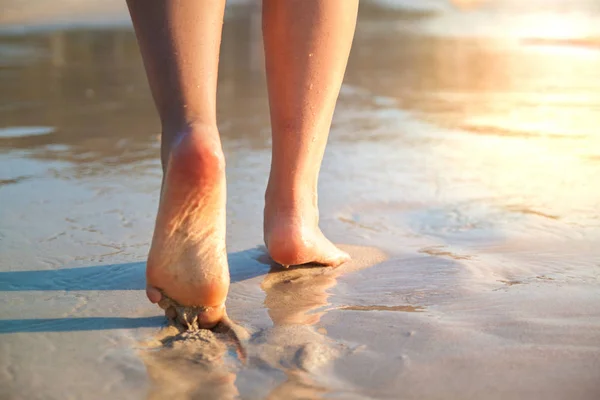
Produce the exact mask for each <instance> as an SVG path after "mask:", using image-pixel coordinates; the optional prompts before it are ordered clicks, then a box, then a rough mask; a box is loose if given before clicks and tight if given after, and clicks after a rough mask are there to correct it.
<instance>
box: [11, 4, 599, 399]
mask: <svg viewBox="0 0 600 400" xmlns="http://www.w3.org/2000/svg"><path fill="white" fill-rule="evenodd" d="M388 3H389V2H388ZM401 3H402V4H403V7H393V8H392V9H389V8H386V9H381V8H378V7H374V6H369V5H367V4H365V5H363V8H362V9H361V17H360V21H359V25H358V29H357V34H356V38H355V46H354V49H353V53H352V55H351V59H350V63H349V66H348V71H347V74H346V80H345V84H344V87H343V89H342V93H341V95H340V100H339V104H338V108H337V110H336V116H335V121H334V124H333V127H332V131H331V137H330V142H329V146H328V149H327V153H326V156H325V161H324V166H323V171H322V175H321V181H320V197H319V200H320V206H321V214H322V227H323V229H324V231H325V232H326V234H328V236H330V237H331V238H332V239H333V240H334V241H335V242H337V243H347V244H351V245H360V246H367V247H368V248H371V250H369V249H367V250H364V249H362V250H360V249H359V250H356V251H357V252H358V253H360V254H362V256H361V257H363V258H361V257H358V258H359V261H357V264H356V266H357V267H356V268H354V267H352V266H351V267H349V268H348V270H341V271H339V273H335V274H333V273H331V272H328V271H323V270H321V269H314V270H309V271H304V272H302V271H298V270H293V271H289V272H282V271H280V270H278V269H276V268H271V265H270V264H269V263H268V260H266V259H265V256H264V253H263V251H262V249H261V248H260V246H261V244H262V237H261V234H262V232H261V231H262V229H261V227H262V225H261V217H262V203H263V201H262V195H263V191H264V188H265V184H266V178H267V174H268V168H269V158H270V132H269V123H268V109H267V101H266V92H265V86H264V76H263V75H264V72H263V65H262V54H261V45H260V23H259V16H258V14H257V12H256V10H254V11H253V9H252V8H249V7H246V6H238V7H232V8H230V9H229V10H228V17H227V21H226V23H225V31H224V38H223V47H222V56H221V66H220V76H219V85H220V86H219V95H218V97H219V122H220V130H221V133H222V140H223V145H224V148H225V152H226V157H227V168H228V170H227V176H228V196H229V197H228V251H229V258H230V264H231V270H232V281H233V282H234V283H233V284H232V288H231V294H230V298H229V301H228V313H229V315H230V317H231V318H232V319H233V320H235V321H236V322H237V323H239V324H240V326H241V327H242V328H243V329H244V330H246V331H247V332H248V334H249V336H248V337H247V338H245V339H244V340H243V341H242V342H243V343H242V347H243V349H242V353H240V349H239V348H236V346H233V345H231V343H228V342H222V341H220V340H217V339H213V338H210V337H202V338H200V339H198V340H197V341H196V342H195V343H193V344H191V345H190V344H189V343H187V342H184V344H180V343H179V342H174V343H175V344H173V345H171V344H172V342H168V343H171V344H169V345H166V344H165V343H167V342H165V343H163V342H160V341H159V338H161V337H162V336H161V335H163V334H164V332H163V333H158V332H159V330H160V327H161V326H162V325H163V324H164V318H163V317H161V316H160V310H159V309H157V308H156V307H154V306H152V305H150V304H147V301H146V300H145V296H144V293H143V288H144V285H145V283H144V258H145V255H146V253H147V250H148V245H149V240H150V235H151V232H152V225H153V218H154V213H155V210H156V206H157V200H158V189H159V185H160V176H161V172H160V165H159V161H158V147H159V142H158V133H159V132H158V121H157V118H156V115H155V112H154V109H153V106H152V102H151V99H150V95H149V91H148V89H147V84H146V80H145V76H144V73H143V67H142V65H141V61H140V58H139V55H138V51H137V46H136V42H135V38H134V36H133V33H132V32H131V30H130V28H129V27H128V25H125V24H121V25H119V24H114V23H113V24H105V25H102V24H96V25H95V26H94V28H93V29H91V28H87V29H86V28H81V27H77V28H68V26H65V25H59V26H58V27H57V26H54V25H53V26H45V27H44V29H35V26H33V27H30V28H28V29H16V28H15V26H11V27H6V26H5V27H6V29H5V30H4V32H5V33H4V34H3V36H1V37H0V255H1V258H0V268H1V270H0V299H1V301H2V304H3V306H2V309H1V315H0V316H1V319H0V338H1V340H0V382H1V383H2V384H1V385H0V387H1V389H0V397H3V398H4V397H7V398H27V399H29V398H61V399H62V398H68V397H69V396H71V397H73V398H102V399H105V398H144V397H147V398H157V399H158V398H164V397H167V396H170V397H173V398H234V397H236V396H238V397H240V398H244V399H246V398H248V399H251V398H273V399H277V398H282V399H283V398H285V399H288V398H343V399H363V398H415V399H417V398H419V399H420V398H432V399H433V398H460V399H465V398H473V399H475V398H477V399H496V398H498V399H500V398H531V397H534V398H548V399H563V398H570V399H595V398H597V396H599V395H600V307H599V305H600V248H599V247H598V243H600V184H599V183H598V182H599V178H600V131H599V130H598V128H597V127H598V124H599V122H600V28H598V27H600V10H598V6H597V5H596V4H595V2H585V1H576V2H568V3H567V2H560V1H556V2H545V3H544V4H546V6H545V7H543V8H539V7H538V8H534V5H531V6H523V5H522V4H521V3H522V2H513V1H503V2H496V3H494V4H489V5H484V6H482V7H479V8H475V9H467V10H459V9H455V8H452V7H450V6H447V5H446V4H445V3H442V2H436V1H429V2H422V3H419V4H420V5H419V7H414V6H413V7H407V6H406V5H407V4H409V2H406V1H403V2H401ZM397 4H400V3H396V5H397ZM412 4H414V3H412ZM519 4H521V5H519ZM550 4H552V5H550ZM565 4H568V9H566V10H567V11H568V12H567V13H565V7H567V6H565ZM559 12H560V13H559ZM10 15H11V16H13V17H14V15H17V14H15V13H13V14H10ZM119 15H121V17H122V14H119ZM14 18H17V17H14ZM125 19H126V18H123V20H125ZM17 20H18V19H17ZM8 22H11V21H8ZM42 25H44V24H42V23H40V24H39V26H42ZM75 25H76V24H75ZM61 26H62V27H61ZM103 26H104V27H103ZM373 249H378V250H373ZM380 252H383V253H385V254H386V256H385V257H383V256H382V255H381V254H380ZM371 264H376V265H374V266H372V267H371V268H365V269H360V268H359V267H360V266H362V267H365V266H368V265H371ZM157 335H158V336H157ZM189 346H196V347H193V348H190V347H189ZM207 354H210V355H214V357H213V356H211V357H212V358H211V357H208V356H207Z"/></svg>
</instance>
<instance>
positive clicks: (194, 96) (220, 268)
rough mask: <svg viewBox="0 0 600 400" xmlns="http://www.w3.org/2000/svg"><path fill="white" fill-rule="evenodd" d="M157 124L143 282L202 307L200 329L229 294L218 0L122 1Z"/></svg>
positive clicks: (152, 294)
mask: <svg viewBox="0 0 600 400" xmlns="http://www.w3.org/2000/svg"><path fill="white" fill-rule="evenodd" d="M127 4H128V7H129V11H130V14H131V18H132V20H133V24H134V27H135V32H136V35H137V38H138V42H139V46H140V50H141V52H142V57H143V60H144V66H145V68H146V73H147V75H148V81H149V83H150V88H151V91H152V95H153V97H154V101H155V103H156V107H157V109H158V113H159V115H160V121H161V125H162V142H161V159H162V164H163V171H164V177H163V186H162V191H161V198H160V205H159V209H158V215H157V218H156V226H155V230H154V236H153V239H152V246H151V249H150V254H149V256H148V264H147V268H146V278H147V282H148V288H147V295H148V298H149V299H150V301H152V302H154V303H156V302H158V301H159V300H160V299H161V297H162V295H161V293H160V290H162V291H163V292H164V293H165V294H166V295H167V296H169V297H170V298H171V299H173V300H175V301H177V302H179V303H180V304H182V305H186V306H204V307H208V309H207V311H205V312H203V313H201V315H199V317H200V318H199V322H200V325H201V326H202V327H211V326H213V325H215V324H216V323H217V322H218V321H219V320H220V319H221V317H222V316H223V313H224V303H225V298H226V296H227V291H228V288H229V271H228V267H227V253H226V250H225V197H226V196H225V161H224V157H223V152H222V150H221V142H220V139H219V132H218V130H217V123H216V111H215V108H216V106H215V103H216V86H217V71H218V59H219V46H220V43H221V28H222V24H223V12H224V6H225V1H224V0H211V1H204V0H128V1H127Z"/></svg>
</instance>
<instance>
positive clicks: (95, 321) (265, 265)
mask: <svg viewBox="0 0 600 400" xmlns="http://www.w3.org/2000/svg"><path fill="white" fill-rule="evenodd" d="M228 260H229V270H230V274H231V282H232V283H234V282H240V281H243V280H246V279H251V278H254V277H257V276H261V275H265V274H267V273H268V272H269V270H270V268H271V266H272V262H271V261H270V259H269V257H268V255H267V254H266V252H265V250H264V247H256V248H253V249H248V250H243V251H239V252H236V253H230V254H229V255H228ZM145 268H146V263H145V262H133V263H124V264H112V265H99V266H91V267H79V268H65V269H59V270H42V271H40V270H38V271H14V272H0V292H20V291H67V292H68V291H85V290H144V289H145V288H146V278H145ZM164 322H165V318H164V317H162V316H161V317H143V318H124V317H89V318H51V319H4V320H0V334H3V333H16V332H66V331H89V330H105V329H133V328H145V327H160V326H161V325H163V324H164Z"/></svg>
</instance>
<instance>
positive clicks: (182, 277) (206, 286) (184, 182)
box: [146, 129, 229, 328]
mask: <svg viewBox="0 0 600 400" xmlns="http://www.w3.org/2000/svg"><path fill="white" fill-rule="evenodd" d="M225 196H226V193H225V163H224V158H223V153H222V150H221V144H220V141H219V137H218V132H216V130H206V129H203V130H199V129H190V131H189V132H185V133H183V134H182V135H181V136H180V138H179V140H178V141H177V142H176V143H175V144H174V145H173V147H172V148H171V151H170V156H169V161H168V164H167V168H166V171H165V177H164V181H163V187H162V193H161V199H160V205H159V210H158V215H157V218H156V225H155V229H154V236H153V238H152V246H151V248H150V253H149V255H148V264H147V268H146V280H147V285H148V286H147V290H146V293H147V296H148V299H150V301H151V302H153V303H158V304H159V305H160V306H161V307H163V308H164V309H165V311H166V314H167V317H169V318H170V319H176V320H178V321H179V322H180V323H190V322H193V324H196V327H197V328H212V327H213V326H215V325H216V324H217V323H218V322H219V321H220V320H221V319H222V318H223V316H224V315H225V306H224V304H225V299H226V297H227V291H228V289H229V271H228V267H227V253H226V250H225Z"/></svg>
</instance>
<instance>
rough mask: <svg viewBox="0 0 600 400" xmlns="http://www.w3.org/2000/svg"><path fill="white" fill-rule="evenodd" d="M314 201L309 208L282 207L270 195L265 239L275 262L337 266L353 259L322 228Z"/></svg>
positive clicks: (285, 264)
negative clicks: (328, 237) (320, 227)
mask: <svg viewBox="0 0 600 400" xmlns="http://www.w3.org/2000/svg"><path fill="white" fill-rule="evenodd" d="M314 203H315V205H314V206H308V207H294V206H292V207H289V208H288V207H285V206H283V207H282V204H281V201H280V200H277V197H276V196H270V195H267V201H266V204H265V217H264V218H265V222H264V238H265V245H266V246H267V250H268V251H269V254H270V256H271V258H272V259H273V260H274V261H275V262H277V263H279V264H281V265H283V266H289V265H301V264H308V263H315V264H321V265H326V266H331V267H337V266H338V265H340V264H343V263H344V262H346V261H348V260H350V256H349V255H348V254H347V253H346V252H344V251H342V250H340V249H338V248H337V247H336V246H335V245H334V244H333V243H331V242H330V241H329V239H327V238H326V237H325V235H323V232H321V229H319V217H318V211H317V208H316V201H315V202H314Z"/></svg>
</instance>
